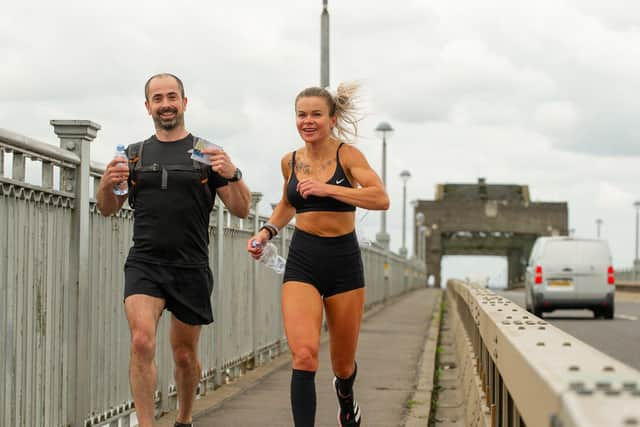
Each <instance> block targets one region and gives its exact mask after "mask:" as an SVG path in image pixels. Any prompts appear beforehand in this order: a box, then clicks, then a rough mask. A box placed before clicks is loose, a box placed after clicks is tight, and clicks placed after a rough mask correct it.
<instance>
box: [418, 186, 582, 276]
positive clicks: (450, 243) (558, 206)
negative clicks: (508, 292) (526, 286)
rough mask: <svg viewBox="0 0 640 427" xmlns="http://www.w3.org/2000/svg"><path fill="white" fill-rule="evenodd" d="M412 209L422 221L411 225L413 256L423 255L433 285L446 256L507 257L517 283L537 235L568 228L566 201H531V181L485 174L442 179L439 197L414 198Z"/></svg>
mask: <svg viewBox="0 0 640 427" xmlns="http://www.w3.org/2000/svg"><path fill="white" fill-rule="evenodd" d="M413 208H414V218H420V219H421V222H422V224H421V225H417V226H416V227H414V230H413V233H414V242H416V244H414V255H415V256H417V257H420V258H423V259H424V260H425V262H426V265H427V274H428V276H433V283H434V286H435V287H440V282H441V274H440V273H441V261H442V257H443V256H446V255H493V256H504V257H506V258H507V264H508V278H507V286H508V287H517V286H518V285H519V284H521V283H522V282H523V280H524V275H525V270H526V265H527V260H528V259H529V255H530V253H531V249H532V247H533V243H534V242H535V240H536V239H537V238H538V237H539V236H554V235H567V233H568V229H569V228H568V206H567V203H566V202H532V201H531V199H530V195H529V186H528V185H515V184H506V185H505V184H487V182H486V180H485V179H484V178H479V179H478V182H477V183H476V184H438V185H437V186H436V194H435V200H416V201H414V203H413ZM421 249H422V250H421ZM429 280H431V277H429Z"/></svg>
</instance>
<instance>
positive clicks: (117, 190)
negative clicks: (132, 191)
mask: <svg viewBox="0 0 640 427" xmlns="http://www.w3.org/2000/svg"><path fill="white" fill-rule="evenodd" d="M119 157H122V158H123V159H125V160H127V153H126V152H125V151H124V145H122V144H119V145H118V146H117V147H116V155H115V156H114V158H115V159H117V158H119ZM128 192H129V185H128V184H127V180H126V179H125V180H124V181H122V182H120V183H119V184H116V185H114V186H113V194H115V195H117V196H124V195H125V194H127V193H128Z"/></svg>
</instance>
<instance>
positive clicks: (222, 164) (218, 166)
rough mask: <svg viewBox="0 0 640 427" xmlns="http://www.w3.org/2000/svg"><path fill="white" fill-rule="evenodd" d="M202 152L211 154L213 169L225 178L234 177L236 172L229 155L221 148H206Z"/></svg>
mask: <svg viewBox="0 0 640 427" xmlns="http://www.w3.org/2000/svg"><path fill="white" fill-rule="evenodd" d="M202 154H204V155H207V156H209V159H210V160H211V169H213V171H214V172H216V173H217V174H218V175H220V176H221V177H223V178H225V179H229V178H232V177H233V175H234V174H235V172H236V167H235V165H234V164H233V163H232V162H231V159H230V158H229V155H228V154H227V153H226V152H225V151H224V150H223V149H221V148H205V149H203V150H202Z"/></svg>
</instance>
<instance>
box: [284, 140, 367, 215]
mask: <svg viewBox="0 0 640 427" xmlns="http://www.w3.org/2000/svg"><path fill="white" fill-rule="evenodd" d="M342 144H344V142H342V143H340V145H339V146H338V150H337V151H336V171H335V172H334V173H333V176H332V177H331V178H330V179H329V180H328V181H327V182H326V183H327V184H332V185H340V186H342V187H347V188H353V186H352V185H351V183H350V182H349V179H348V178H347V176H346V175H345V173H344V170H343V169H342V166H341V165H340V147H342ZM297 187H298V177H297V176H296V152H295V151H294V152H293V155H292V157H291V176H290V177H289V182H288V183H287V199H289V203H290V204H291V206H293V207H294V208H296V213H303V212H312V211H330V212H353V211H355V210H356V207H355V206H353V205H350V204H348V203H345V202H341V201H340V200H338V199H334V198H333V197H319V196H309V197H307V198H306V199H304V198H303V197H302V196H301V195H300V193H298V190H297Z"/></svg>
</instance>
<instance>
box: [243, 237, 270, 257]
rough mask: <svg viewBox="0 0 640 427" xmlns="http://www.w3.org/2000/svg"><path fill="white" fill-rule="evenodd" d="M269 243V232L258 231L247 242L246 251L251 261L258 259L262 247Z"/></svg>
mask: <svg viewBox="0 0 640 427" xmlns="http://www.w3.org/2000/svg"><path fill="white" fill-rule="evenodd" d="M268 241H269V232H268V231H266V230H260V231H258V233H257V234H255V235H254V236H253V237H251V238H250V239H249V240H248V241H247V251H248V252H249V255H251V257H252V258H253V259H256V260H258V259H260V257H261V256H262V250H263V249H264V245H266V244H267V242H268Z"/></svg>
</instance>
